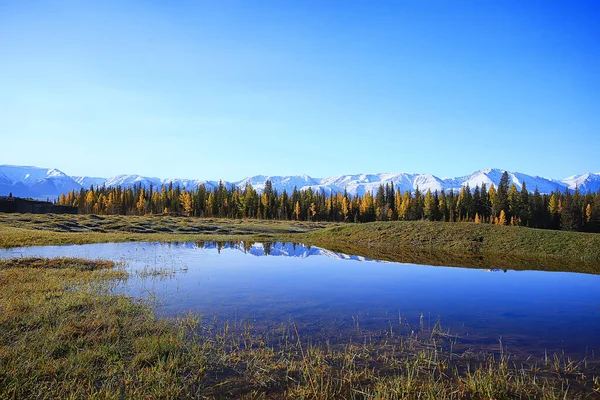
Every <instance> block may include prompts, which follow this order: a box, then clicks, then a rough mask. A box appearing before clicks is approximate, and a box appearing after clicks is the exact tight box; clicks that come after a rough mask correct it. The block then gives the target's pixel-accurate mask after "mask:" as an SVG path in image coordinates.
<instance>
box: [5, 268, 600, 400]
mask: <svg viewBox="0 0 600 400" xmlns="http://www.w3.org/2000/svg"><path fill="white" fill-rule="evenodd" d="M112 266H113V264H112V263H110V262H105V261H88V260H79V259H37V258H30V259H16V260H2V261H0V398H7V399H10V398H15V399H16V398H144V399H146V398H207V399H211V398H241V399H261V398H264V399H280V398H288V399H336V398H339V399H341V398H344V399H383V398H402V399H417V398H419V399H422V398H429V399H438V398H445V399H522V398H525V399H526V398H530V399H565V398H569V399H578V398H581V399H584V398H590V397H593V396H600V382H599V380H598V372H599V370H598V365H597V364H592V363H590V362H587V361H586V360H581V361H574V360H570V359H568V358H565V357H564V356H560V355H555V356H551V357H548V358H545V359H540V360H534V359H531V358H529V359H524V360H517V359H515V358H513V357H511V356H510V355H508V354H505V353H504V352H503V351H502V349H501V346H500V348H499V351H498V352H495V353H472V352H464V353H456V352H454V351H452V349H453V348H454V346H455V343H456V339H454V338H452V336H451V335H449V334H448V333H447V332H444V331H442V330H441V329H440V327H439V325H438V324H436V325H435V326H433V327H423V326H421V327H408V326H406V327H404V329H405V330H404V332H401V334H400V333H399V330H398V329H396V330H394V331H393V332H392V331H390V332H389V334H388V335H384V336H383V337H382V338H381V339H380V340H368V341H367V340H365V341H364V342H363V343H361V344H357V343H352V342H350V343H347V344H341V345H332V344H330V343H327V342H326V343H313V342H311V340H310V339H309V338H305V337H303V336H302V332H301V330H299V329H298V327H297V326H296V325H295V324H293V323H292V324H286V325H282V326H281V327H280V328H277V329H273V330H270V331H260V330H258V329H255V328H254V327H252V326H250V325H249V324H247V323H246V324H242V326H241V328H240V329H234V328H233V327H231V326H229V325H228V324H227V323H226V322H223V323H215V322H214V321H203V319H202V318H201V316H198V315H187V316H184V317H181V318H177V319H174V320H163V319H158V318H157V316H156V315H155V312H154V310H153V308H152V307H151V306H150V305H148V304H144V303H141V302H140V301H138V300H135V299H132V298H128V297H125V296H122V295H116V294H114V293H113V291H111V287H112V286H113V285H114V283H115V282H119V281H120V280H123V279H127V274H126V272H125V271H123V270H121V269H118V268H117V269H115V268H111V267H112Z"/></svg>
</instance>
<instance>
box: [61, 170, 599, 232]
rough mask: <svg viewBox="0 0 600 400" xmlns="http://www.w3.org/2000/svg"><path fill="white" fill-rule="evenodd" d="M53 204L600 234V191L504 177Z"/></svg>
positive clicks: (90, 195) (93, 194)
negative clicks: (438, 185)
mask: <svg viewBox="0 0 600 400" xmlns="http://www.w3.org/2000/svg"><path fill="white" fill-rule="evenodd" d="M57 202H58V204H60V205H69V206H74V207H77V208H78V210H79V212H80V213H82V214H91V213H93V214H121V215H149V214H174V215H185V216H190V217H219V218H234V219H239V218H256V219H279V220H299V221H335V222H371V221H399V220H400V221H414V220H429V221H445V222H476V223H491V224H499V225H513V226H528V227H532V228H545V229H562V230H570V231H589V232H600V191H599V192H598V193H587V194H582V193H580V192H579V190H575V191H574V192H571V191H570V190H568V189H565V191H564V192H560V191H558V190H557V191H556V192H553V193H550V194H540V192H539V190H538V189H537V188H536V189H535V191H534V192H533V193H530V192H529V191H528V189H527V186H526V184H525V183H524V182H523V184H522V187H521V189H520V190H519V189H517V187H516V185H515V184H509V177H508V174H507V173H506V172H505V173H504V174H503V176H502V178H501V180H500V182H499V185H498V187H497V188H496V187H495V186H494V185H493V184H492V185H490V187H489V188H488V187H487V186H486V185H485V184H482V185H481V186H476V187H475V189H473V190H472V189H471V188H470V187H469V186H468V185H467V186H464V187H463V188H462V189H461V190H460V191H454V190H449V191H444V190H442V191H440V192H438V191H434V192H431V190H427V192H425V193H423V192H422V191H420V190H419V189H418V188H417V189H416V190H415V191H414V192H412V193H411V192H409V191H404V192H403V193H402V192H401V191H400V190H399V189H395V188H394V185H393V183H391V184H385V185H383V184H382V185H380V186H379V188H378V190H377V191H376V193H370V192H366V193H365V194H364V195H363V196H359V195H355V196H352V195H349V194H348V193H347V192H346V191H344V192H337V193H330V194H326V193H325V192H324V191H314V190H312V189H311V188H308V189H306V190H298V189H296V188H294V190H293V191H292V192H291V193H288V192H287V191H286V190H284V191H283V192H281V193H278V191H277V190H276V189H274V188H273V185H272V183H271V182H270V181H266V183H265V188H264V190H263V191H262V192H261V193H259V192H257V191H256V190H255V189H254V188H253V187H252V186H251V185H250V184H247V185H246V186H245V187H244V188H239V187H235V186H234V187H229V188H228V187H227V186H226V185H225V184H223V182H219V184H218V185H217V186H216V187H214V188H212V189H210V188H207V187H206V186H205V185H200V186H199V187H197V188H196V189H195V190H193V191H188V190H186V189H185V188H181V187H179V186H173V185H172V184H169V185H166V186H165V185H162V186H161V187H157V188H155V187H153V186H152V185H150V187H148V188H145V187H143V186H141V185H137V186H133V187H128V188H124V187H120V186H116V187H104V186H101V187H96V188H94V187H93V186H92V187H90V189H81V190H80V191H72V192H69V193H67V194H62V195H61V196H60V198H59V199H58V201H57Z"/></svg>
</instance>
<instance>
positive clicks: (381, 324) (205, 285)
mask: <svg viewBox="0 0 600 400" xmlns="http://www.w3.org/2000/svg"><path fill="white" fill-rule="evenodd" d="M30 256H36V257H82V258H90V259H108V260H113V261H118V262H123V265H124V268H125V269H126V270H127V271H129V272H130V273H131V277H130V279H128V280H127V281H126V282H124V283H122V284H119V285H118V286H117V288H116V289H115V290H116V291H118V292H121V293H125V294H127V295H129V296H135V297H141V298H146V299H151V300H152V301H153V302H154V303H155V305H156V307H157V310H158V312H159V314H160V315H162V316H165V317H170V316H176V315H181V314H187V313H188V312H190V311H192V312H196V313H201V314H203V315H205V316H209V317H211V318H212V317H216V318H218V319H219V320H222V321H231V322H232V323H233V324H234V325H238V324H241V323H243V322H245V321H249V322H250V323H251V324H252V325H253V326H255V327H264V328H274V327H277V326H281V325H282V324H289V323H290V322H296V323H297V324H298V328H299V329H301V330H302V333H303V335H309V336H311V337H313V338H314V341H315V342H319V341H321V340H327V341H336V340H337V341H342V342H343V341H347V340H349V339H348V338H351V339H352V340H357V339H360V340H366V338H378V337H385V335H388V334H390V332H394V331H396V332H398V331H401V330H405V331H406V330H407V329H408V330H412V329H414V330H418V329H420V327H421V326H422V325H423V326H427V327H431V326H433V325H435V323H436V321H438V319H439V321H440V322H441V325H442V326H443V328H444V330H448V331H449V332H450V333H451V334H453V335H457V336H458V337H459V344H460V348H462V349H468V348H478V349H479V348H484V349H490V350H497V349H498V347H499V343H500V341H501V343H502V345H503V346H504V348H507V349H508V351H511V352H515V353H523V354H534V355H543V354H544V353H545V352H546V351H547V352H548V353H551V352H560V351H564V352H565V353H566V354H568V355H573V356H579V357H580V356H594V355H595V352H598V351H600V276H597V275H589V274H574V273H561V272H539V271H512V270H507V271H502V270H478V269H467V268H456V267H437V266H436V267H432V266H426V265H415V264H401V263H391V262H383V261H377V260H370V259H365V258H363V257H358V256H352V255H346V254H341V253H335V252H332V251H329V250H326V249H322V248H318V247H306V246H303V245H300V244H292V243H244V242H239V243H221V244H220V243H203V242H201V243H138V242H135V243H133V242H130V243H102V244H88V245H68V246H40V247H21V248H12V249H0V258H11V257H30Z"/></svg>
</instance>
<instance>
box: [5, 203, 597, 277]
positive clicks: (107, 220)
mask: <svg viewBox="0 0 600 400" xmlns="http://www.w3.org/2000/svg"><path fill="white" fill-rule="evenodd" d="M239 240H245V241H262V242H268V241H293V242H301V243H304V244H307V245H315V246H321V247H326V248H328V249H330V250H335V251H340V252H345V253H351V254H356V255H361V256H366V257H371V258H378V259H383V260H388V261H398V262H406V263H417V264H429V265H448V266H458V267H474V268H501V269H517V270H518V269H534V270H546V271H570V272H584V273H593V274H600V234H589V233H578V232H563V231H551V230H540V229H530V228H521V227H509V226H496V225H488V224H474V223H441V222H425V221H415V222H400V221H399V222H373V223H368V224H335V223H310V222H298V221H260V220H227V219H200V218H185V217H171V216H146V217H136V216H96V215H52V214H45V215H32V214H0V247H15V246H31V245H50V244H82V243H100V242H123V241H165V242H181V241H239Z"/></svg>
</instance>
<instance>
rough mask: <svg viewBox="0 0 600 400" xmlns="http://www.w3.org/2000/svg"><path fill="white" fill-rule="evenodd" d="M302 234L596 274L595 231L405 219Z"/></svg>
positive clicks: (399, 257) (472, 261) (424, 258)
mask: <svg viewBox="0 0 600 400" xmlns="http://www.w3.org/2000/svg"><path fill="white" fill-rule="evenodd" d="M302 237H303V240H304V242H306V243H310V244H313V245H317V246H322V247H326V248H329V249H331V250H337V251H341V252H349V253H352V254H358V255H363V256H367V257H372V258H379V259H384V260H389V261H399V262H408V263H419V264H430V265H449V266H461V267H477V268H506V269H539V270H549V271H571V272H587V273H595V274H598V273H600V234H591V233H581V232H564V231H551V230H541V229H531V228H523V227H511V226H497V225H488V224H475V223H443V222H425V221H411V222H408V221H407V222H373V223H368V224H346V225H340V226H335V227H329V228H325V229H320V230H314V231H311V232H308V233H306V234H303V235H302Z"/></svg>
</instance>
